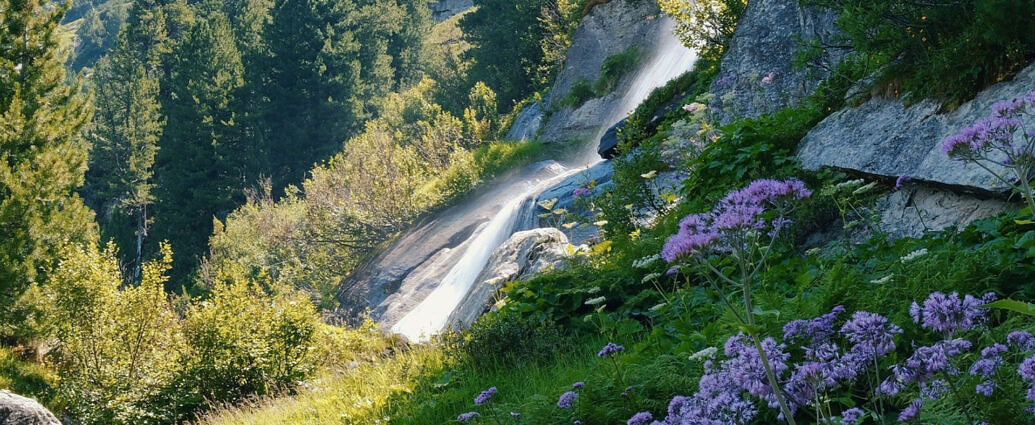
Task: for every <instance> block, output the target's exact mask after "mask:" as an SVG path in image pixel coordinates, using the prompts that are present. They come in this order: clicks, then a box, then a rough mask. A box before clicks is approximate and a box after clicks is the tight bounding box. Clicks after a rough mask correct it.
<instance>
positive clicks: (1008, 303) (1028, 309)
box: [985, 298, 1035, 316]
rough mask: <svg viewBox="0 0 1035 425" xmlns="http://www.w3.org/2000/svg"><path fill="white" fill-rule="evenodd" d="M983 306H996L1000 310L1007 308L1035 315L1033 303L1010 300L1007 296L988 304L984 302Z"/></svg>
mask: <svg viewBox="0 0 1035 425" xmlns="http://www.w3.org/2000/svg"><path fill="white" fill-rule="evenodd" d="M985 307H988V308H998V309H1001V310H1009V311H1013V312H1016V313H1021V314H1024V315H1028V316H1035V304H1031V303H1026V302H1023V301H1017V300H1011V299H1009V298H1007V299H1004V300H999V301H995V302H990V303H988V304H985Z"/></svg>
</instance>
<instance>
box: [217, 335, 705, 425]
mask: <svg viewBox="0 0 1035 425" xmlns="http://www.w3.org/2000/svg"><path fill="white" fill-rule="evenodd" d="M606 342H607V340H605V339H602V338H600V337H597V336H584V337H581V338H579V339H577V340H575V341H574V342H573V343H572V344H571V345H569V346H567V347H565V351H564V352H563V353H562V354H559V355H557V356H555V357H554V358H552V360H551V361H549V362H547V363H545V364H538V365H535V364H533V365H525V366H523V367H519V368H511V367H508V366H506V365H500V366H499V367H496V368H490V369H489V371H484V370H481V369H483V368H480V369H479V370H475V369H472V368H470V367H469V366H458V365H460V363H453V362H451V361H450V358H455V355H456V353H447V352H445V351H444V350H443V349H442V348H440V347H439V346H434V345H432V346H423V347H419V348H416V349H414V350H412V351H408V352H404V353H400V354H398V355H396V356H394V357H390V358H386V359H384V360H383V361H381V362H378V363H372V364H367V365H363V366H360V367H357V368H355V369H352V370H346V371H342V372H339V374H337V375H334V374H328V375H326V376H325V377H324V378H322V379H320V380H318V381H316V382H315V383H313V384H311V385H310V386H311V387H312V389H310V390H304V391H302V392H301V393H299V394H297V395H294V396H289V397H283V398H279V399H263V400H257V401H254V402H252V403H248V404H246V405H243V406H236V407H228V408H225V409H222V410H219V411H216V412H213V413H211V414H209V415H208V416H205V417H203V418H201V419H199V420H198V421H197V424H198V425H231V424H242V425H243V424H254V425H273V424H297V423H305V424H310V425H323V424H342V423H344V424H379V423H391V424H413V425H427V424H444V423H451V422H455V420H456V416H457V415H458V414H460V413H464V412H468V411H478V412H480V413H481V414H482V415H483V419H488V420H483V423H490V422H491V419H490V418H491V415H492V413H491V412H492V411H495V412H496V414H497V415H499V416H500V419H501V420H504V421H507V422H511V421H512V419H511V418H510V412H520V413H521V415H522V418H521V419H522V420H521V422H522V423H531V424H557V423H571V421H573V420H574V419H576V418H578V419H581V420H582V421H583V422H584V423H587V424H590V423H593V424H597V423H600V424H602V423H613V422H614V418H628V417H629V416H631V415H632V414H634V413H636V412H637V411H639V410H643V408H645V407H650V408H652V409H654V410H658V409H664V406H665V405H666V404H667V402H668V400H669V399H670V398H671V397H672V396H673V395H675V394H679V393H682V392H685V390H686V389H687V388H690V385H691V382H690V378H689V377H690V376H695V375H696V374H695V373H693V370H692V369H694V368H696V366H694V365H692V364H691V363H690V362H687V361H686V359H685V358H675V357H672V356H666V355H659V354H658V353H656V352H653V351H652V350H649V349H648V350H646V351H644V352H639V353H633V352H627V353H624V354H621V355H619V356H618V357H617V359H618V364H619V368H620V369H619V370H621V371H622V375H623V378H622V380H619V379H617V372H616V371H615V368H614V366H613V364H612V363H611V362H610V361H608V360H607V359H601V358H599V357H597V355H596V352H597V350H599V349H600V347H601V346H603V345H604V344H605V343H606ZM619 342H620V343H625V344H626V346H629V347H631V345H632V342H634V341H619ZM578 381H583V382H585V384H586V385H585V387H584V388H583V389H582V390H581V391H580V395H579V403H581V404H579V403H576V409H574V410H564V409H560V408H558V407H556V404H555V403H556V402H557V398H558V397H559V396H560V394H562V393H563V392H565V391H568V390H571V388H572V383H574V382H578ZM493 386H495V387H497V388H498V390H499V392H498V393H497V395H496V396H494V397H493V398H492V401H491V403H489V404H488V405H483V406H475V405H474V403H473V399H474V397H475V396H476V395H478V394H479V393H480V392H481V391H483V390H485V389H487V388H489V387H493ZM627 386H630V387H632V388H631V389H630V390H629V391H628V392H627V393H626V395H625V396H622V395H621V393H622V392H623V391H625V388H626V387H627ZM490 408H491V410H490ZM637 409H639V410H637Z"/></svg>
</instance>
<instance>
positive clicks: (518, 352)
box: [444, 312, 565, 370]
mask: <svg viewBox="0 0 1035 425" xmlns="http://www.w3.org/2000/svg"><path fill="white" fill-rule="evenodd" d="M564 341H565V337H564V336H563V333H562V332H561V330H560V328H558V327H557V325H556V324H555V323H554V322H553V320H551V319H537V318H532V317H528V316H525V315H522V314H515V313H508V312H499V313H496V314H491V315H487V316H483V317H482V318H480V319H479V320H477V321H475V323H474V324H473V325H471V328H470V329H468V330H467V331H465V332H461V333H451V334H447V335H446V336H445V337H444V342H445V344H446V346H447V347H449V351H451V352H457V353H462V356H463V357H462V359H463V360H462V361H464V362H465V363H466V364H467V365H469V366H470V367H473V368H476V369H479V370H504V369H506V368H513V367H520V366H522V365H531V364H540V363H545V362H546V361H548V360H550V359H551V358H552V357H553V355H554V354H556V353H557V352H558V351H559V350H561V349H563V348H564Z"/></svg>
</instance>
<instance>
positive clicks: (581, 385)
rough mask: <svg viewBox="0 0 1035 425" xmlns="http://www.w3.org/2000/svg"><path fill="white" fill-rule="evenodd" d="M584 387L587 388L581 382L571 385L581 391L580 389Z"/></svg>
mask: <svg viewBox="0 0 1035 425" xmlns="http://www.w3.org/2000/svg"><path fill="white" fill-rule="evenodd" d="M584 386H586V383H585V382H582V381H579V382H576V383H574V384H571V387H572V388H574V389H579V388H582V387H584Z"/></svg>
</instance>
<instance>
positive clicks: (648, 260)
mask: <svg viewBox="0 0 1035 425" xmlns="http://www.w3.org/2000/svg"><path fill="white" fill-rule="evenodd" d="M660 259H661V254H654V255H651V256H648V257H643V258H641V259H639V260H636V261H633V264H632V266H633V267H636V268H638V269H642V268H645V267H647V266H649V265H651V264H654V262H656V261H658V260H660Z"/></svg>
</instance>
